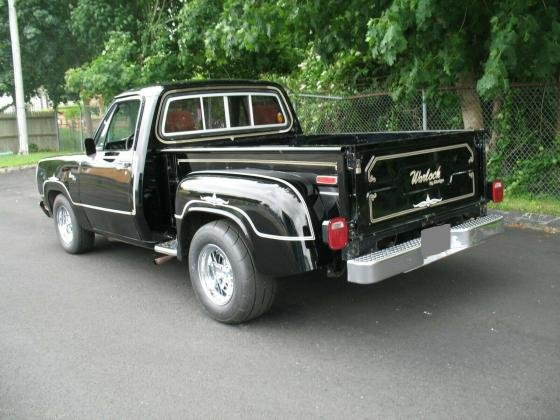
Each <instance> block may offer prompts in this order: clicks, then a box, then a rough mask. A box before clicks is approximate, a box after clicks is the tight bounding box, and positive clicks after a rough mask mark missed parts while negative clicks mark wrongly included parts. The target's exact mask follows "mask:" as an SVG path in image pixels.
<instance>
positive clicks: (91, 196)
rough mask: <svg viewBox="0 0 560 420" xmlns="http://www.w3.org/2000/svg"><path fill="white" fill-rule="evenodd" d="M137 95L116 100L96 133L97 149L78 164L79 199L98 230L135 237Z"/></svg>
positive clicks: (139, 104)
mask: <svg viewBox="0 0 560 420" xmlns="http://www.w3.org/2000/svg"><path fill="white" fill-rule="evenodd" d="M140 109H141V100H140V98H133V99H130V98H126V99H123V100H119V101H117V102H116V103H115V104H114V105H113V106H112V107H111V110H110V111H109V112H108V113H107V116H106V117H105V119H104V120H103V122H102V123H101V125H100V127H99V129H98V130H97V133H96V136H95V144H96V148H97V152H96V154H95V155H93V156H88V157H86V158H85V159H84V160H83V162H82V164H81V167H80V176H79V184H80V185H79V188H80V202H81V203H82V206H83V207H84V209H85V211H86V213H87V215H88V218H89V219H90V221H91V223H92V225H93V226H94V227H95V228H96V229H97V230H100V231H103V232H107V233H113V234H117V235H121V236H126V237H129V238H133V239H138V237H139V236H138V233H137V229H136V225H135V223H134V217H135V214H136V209H135V202H134V185H133V184H134V172H133V163H134V162H133V159H134V152H133V149H134V145H135V142H136V136H137V133H138V127H139V116H140Z"/></svg>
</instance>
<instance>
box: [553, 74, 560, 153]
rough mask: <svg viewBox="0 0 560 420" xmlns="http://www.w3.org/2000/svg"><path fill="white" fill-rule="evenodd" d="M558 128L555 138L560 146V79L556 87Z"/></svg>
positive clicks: (555, 130)
mask: <svg viewBox="0 0 560 420" xmlns="http://www.w3.org/2000/svg"><path fill="white" fill-rule="evenodd" d="M556 94H557V99H558V100H557V101H556V127H554V138H555V140H556V141H557V144H560V77H558V84H557V85H556Z"/></svg>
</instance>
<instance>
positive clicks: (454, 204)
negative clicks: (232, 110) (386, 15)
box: [37, 81, 487, 276]
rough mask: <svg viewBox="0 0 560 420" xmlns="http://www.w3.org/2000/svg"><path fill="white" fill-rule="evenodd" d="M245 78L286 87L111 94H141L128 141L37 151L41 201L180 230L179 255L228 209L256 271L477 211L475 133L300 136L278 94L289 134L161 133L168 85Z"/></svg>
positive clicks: (114, 222) (126, 225) (153, 231)
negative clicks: (69, 152)
mask: <svg viewBox="0 0 560 420" xmlns="http://www.w3.org/2000/svg"><path fill="white" fill-rule="evenodd" d="M243 86H247V89H253V90H263V89H264V90H266V89H267V87H273V88H274V89H278V91H280V92H281V93H282V94H284V95H285V92H284V90H283V89H282V88H281V87H280V86H278V85H276V84H271V83H267V82H248V81H233V82H225V81H217V82H216V81H214V82H212V81H209V82H195V83H185V84H176V85H169V86H154V87H149V88H145V89H141V90H137V91H133V92H127V93H124V94H122V95H119V96H118V97H117V101H122V100H126V99H127V97H129V96H130V97H141V99H142V104H143V105H142V106H143V111H142V119H141V121H140V124H138V128H137V130H136V132H135V136H134V139H131V144H133V145H134V146H133V148H132V149H131V150H126V151H117V150H105V151H101V150H98V151H97V153H96V154H95V155H93V156H90V157H88V156H85V155H73V156H67V157H60V158H50V159H46V160H43V161H41V162H40V164H39V167H38V171H37V181H38V184H39V192H40V193H41V194H42V195H44V198H43V200H44V205H45V206H46V208H47V210H48V209H50V205H51V200H52V198H53V197H54V194H56V193H62V194H65V195H66V196H67V197H68V198H69V199H71V200H72V202H73V203H74V206H75V207H76V213H77V214H78V217H79V219H80V223H81V224H82V225H83V226H84V227H85V228H87V229H91V230H94V231H96V232H99V233H103V234H104V235H108V236H113V237H116V238H118V239H120V240H123V241H126V242H129V243H133V244H135V245H140V246H145V247H152V246H153V245H154V243H157V242H160V241H163V240H167V239H169V238H172V237H174V236H178V239H179V258H181V257H183V256H184V255H185V254H186V253H187V250H188V244H189V241H190V235H192V234H193V233H194V232H193V229H196V227H197V226H199V224H200V223H205V222H207V221H209V220H214V219H216V218H227V219H229V220H230V221H232V223H234V224H235V225H236V226H238V228H239V230H240V231H242V232H243V233H244V235H245V238H246V240H247V242H248V243H249V245H250V247H251V249H252V250H253V255H254V258H255V264H256V265H257V267H258V269H259V270H260V271H262V272H263V273H265V274H269V275H274V276H285V275H292V274H298V273H301V272H305V271H310V270H314V269H316V268H321V267H327V268H329V269H330V270H332V271H337V270H340V269H341V268H343V267H344V259H349V258H354V257H356V256H359V255H362V254H364V253H366V252H371V251H372V250H376V249H379V248H382V247H384V246H388V245H391V244H393V243H398V242H401V241H404V240H407V239H410V238H412V237H418V235H419V234H420V230H421V229H422V228H425V227H427V226H431V225H434V224H440V223H450V224H452V225H454V224H458V223H461V222H462V221H464V220H465V219H467V218H470V217H476V216H479V215H483V214H485V211H486V209H485V203H486V201H487V199H486V194H485V185H486V179H485V176H486V174H485V169H484V168H485V160H484V159H485V157H484V148H483V141H482V133H481V132H477V131H458V132H413V133H409V132H407V133H398V132H397V133H395V132H392V133H361V134H339V135H338V134H337V135H316V136H305V135H303V134H302V133H301V129H300V126H299V123H298V121H297V117H296V116H295V112H294V110H293V108H292V106H291V104H290V103H289V101H288V100H287V99H286V106H287V107H288V108H289V110H290V112H291V113H292V115H293V125H292V127H291V129H290V130H289V131H288V132H285V133H269V134H266V135H265V134H262V133H245V134H243V133H229V134H228V133H226V134H223V136H222V137H219V138H206V137H204V136H202V137H200V136H199V137H198V138H189V137H185V138H178V139H175V140H179V142H178V143H176V144H164V143H162V142H161V141H160V140H159V139H158V136H157V125H158V124H157V121H158V115H159V113H160V106H161V102H162V97H164V96H165V95H166V93H168V92H172V91H173V92H177V91H179V92H181V91H188V92H193V91H194V92H196V90H197V89H201V90H203V91H204V92H208V91H209V90H211V91H216V92H219V91H220V89H226V90H227V89H232V88H233V87H235V88H239V87H243ZM246 134H247V135H246ZM248 134H254V135H248ZM228 136H229V137H228ZM317 175H335V176H337V177H338V183H337V185H333V186H325V185H317V183H316V180H315V178H316V176H317ZM422 203H423V204H422ZM415 206H416V207H415ZM176 215H177V216H179V217H175V216H176ZM337 216H343V217H346V218H348V220H349V222H350V242H349V244H348V246H347V247H346V248H345V249H344V250H343V251H337V252H333V251H331V250H329V249H328V247H327V246H326V244H325V243H324V241H323V238H322V234H321V232H322V228H321V225H322V223H323V222H324V221H326V220H328V219H330V218H333V217H337Z"/></svg>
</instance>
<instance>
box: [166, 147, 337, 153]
mask: <svg viewBox="0 0 560 420" xmlns="http://www.w3.org/2000/svg"><path fill="white" fill-rule="evenodd" d="M279 150H281V151H292V152H340V151H341V150H342V147H341V146H301V147H300V146H239V147H178V148H169V149H161V150H160V151H161V152H169V153H171V152H173V153H176V152H222V151H226V152H228V151H229V152H237V151H244V152H258V151H263V152H277V151H279Z"/></svg>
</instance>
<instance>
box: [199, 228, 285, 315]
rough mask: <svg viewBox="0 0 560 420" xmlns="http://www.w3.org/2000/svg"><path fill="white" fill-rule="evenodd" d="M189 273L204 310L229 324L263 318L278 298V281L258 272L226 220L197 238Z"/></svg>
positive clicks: (244, 245) (244, 246) (243, 245)
mask: <svg viewBox="0 0 560 420" xmlns="http://www.w3.org/2000/svg"><path fill="white" fill-rule="evenodd" d="M189 273H190V278H191V283H192V287H193V290H194V292H195V295H196V297H197V299H198V300H199V302H200V303H201V304H202V306H203V307H204V309H205V310H206V311H207V312H208V314H209V315H210V316H211V317H212V318H214V319H215V320H217V321H220V322H224V323H227V324H238V323H241V322H245V321H249V320H250V319H253V318H256V317H258V316H260V315H262V314H263V313H265V312H266V311H268V310H269V309H270V307H271V306H272V303H273V301H274V297H275V295H276V281H275V279H273V278H270V277H267V276H263V275H262V274H260V273H258V272H257V270H256V269H255V264H254V261H253V255H252V253H251V251H250V249H249V247H248V246H247V244H246V242H245V238H244V237H243V236H242V235H241V234H240V233H239V231H238V230H237V228H236V227H235V226H234V225H233V224H231V223H229V222H227V221H225V220H218V221H214V222H210V223H208V224H206V225H204V226H202V227H201V228H200V229H199V230H198V231H197V232H196V233H195V234H194V236H193V238H192V241H191V245H190V249H189Z"/></svg>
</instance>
